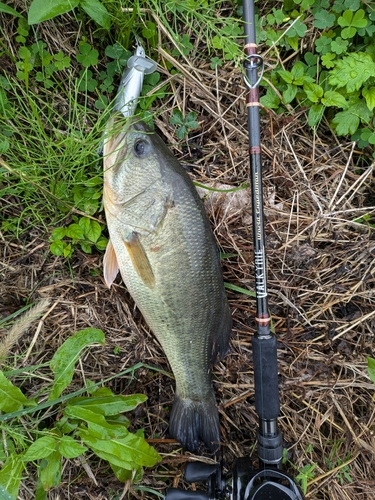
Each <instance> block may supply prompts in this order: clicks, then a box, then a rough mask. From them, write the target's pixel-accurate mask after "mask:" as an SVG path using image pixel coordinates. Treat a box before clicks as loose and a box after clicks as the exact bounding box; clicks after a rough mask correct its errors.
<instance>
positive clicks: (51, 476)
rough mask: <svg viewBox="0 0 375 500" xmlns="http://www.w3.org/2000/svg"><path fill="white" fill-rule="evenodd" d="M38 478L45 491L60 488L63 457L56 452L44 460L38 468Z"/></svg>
mask: <svg viewBox="0 0 375 500" xmlns="http://www.w3.org/2000/svg"><path fill="white" fill-rule="evenodd" d="M38 476H39V479H40V481H41V483H42V485H43V488H44V489H45V490H49V489H51V488H53V486H58V485H59V484H60V482H61V455H60V453H59V452H58V451H54V452H53V453H51V455H49V456H48V457H47V458H43V460H42V461H41V463H40V466H39V468H38Z"/></svg>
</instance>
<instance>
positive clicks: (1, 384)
mask: <svg viewBox="0 0 375 500" xmlns="http://www.w3.org/2000/svg"><path fill="white" fill-rule="evenodd" d="M35 404H36V403H35V401H31V400H28V399H27V397H26V396H25V395H24V394H23V393H22V391H21V390H20V389H19V388H18V387H16V386H15V385H13V384H12V382H11V381H10V380H8V379H7V378H6V376H5V375H4V373H3V372H2V371H0V410H1V411H3V412H5V413H11V412H14V411H19V410H22V408H23V407H24V406H35Z"/></svg>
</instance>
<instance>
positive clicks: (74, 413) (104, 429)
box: [64, 405, 129, 439]
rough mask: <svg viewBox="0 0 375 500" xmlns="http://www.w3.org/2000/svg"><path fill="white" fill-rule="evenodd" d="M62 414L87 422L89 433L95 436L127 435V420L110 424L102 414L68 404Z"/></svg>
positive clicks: (112, 436) (113, 436) (106, 437)
mask: <svg viewBox="0 0 375 500" xmlns="http://www.w3.org/2000/svg"><path fill="white" fill-rule="evenodd" d="M64 415H66V416H67V417H69V418H70V419H79V420H82V421H84V422H86V423H87V424H88V430H89V433H90V434H91V435H92V436H94V437H96V438H103V439H104V438H105V439H112V438H115V437H124V436H127V435H128V433H129V431H128V429H127V425H126V424H127V422H125V423H124V424H122V423H120V424H114V425H112V424H110V423H109V422H107V420H106V419H105V418H104V416H103V415H101V414H99V413H96V412H95V411H92V410H91V409H87V408H84V407H81V406H70V405H68V406H67V407H66V409H65V411H64Z"/></svg>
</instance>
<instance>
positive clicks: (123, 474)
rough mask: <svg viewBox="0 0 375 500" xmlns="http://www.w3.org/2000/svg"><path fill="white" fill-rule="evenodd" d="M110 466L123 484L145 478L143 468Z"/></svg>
mask: <svg viewBox="0 0 375 500" xmlns="http://www.w3.org/2000/svg"><path fill="white" fill-rule="evenodd" d="M109 465H110V466H111V469H112V470H113V472H114V473H115V475H116V477H117V479H118V480H119V481H121V482H122V483H126V481H129V479H131V480H132V482H133V483H138V482H139V481H140V480H141V479H142V477H143V468H142V467H141V466H138V467H137V468H135V466H134V464H133V470H129V469H123V468H122V467H117V465H114V464H111V463H110V464H109ZM0 500H1V499H0Z"/></svg>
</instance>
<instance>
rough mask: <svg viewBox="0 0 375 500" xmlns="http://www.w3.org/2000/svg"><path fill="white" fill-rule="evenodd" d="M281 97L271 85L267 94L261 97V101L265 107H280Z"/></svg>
mask: <svg viewBox="0 0 375 500" xmlns="http://www.w3.org/2000/svg"><path fill="white" fill-rule="evenodd" d="M280 102H281V101H280V97H279V96H278V95H277V94H276V92H275V91H274V90H273V89H272V88H271V87H269V88H268V89H267V92H266V94H265V95H263V96H262V97H261V98H260V103H261V104H262V106H264V107H265V108H269V109H278V108H279V107H280Z"/></svg>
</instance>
